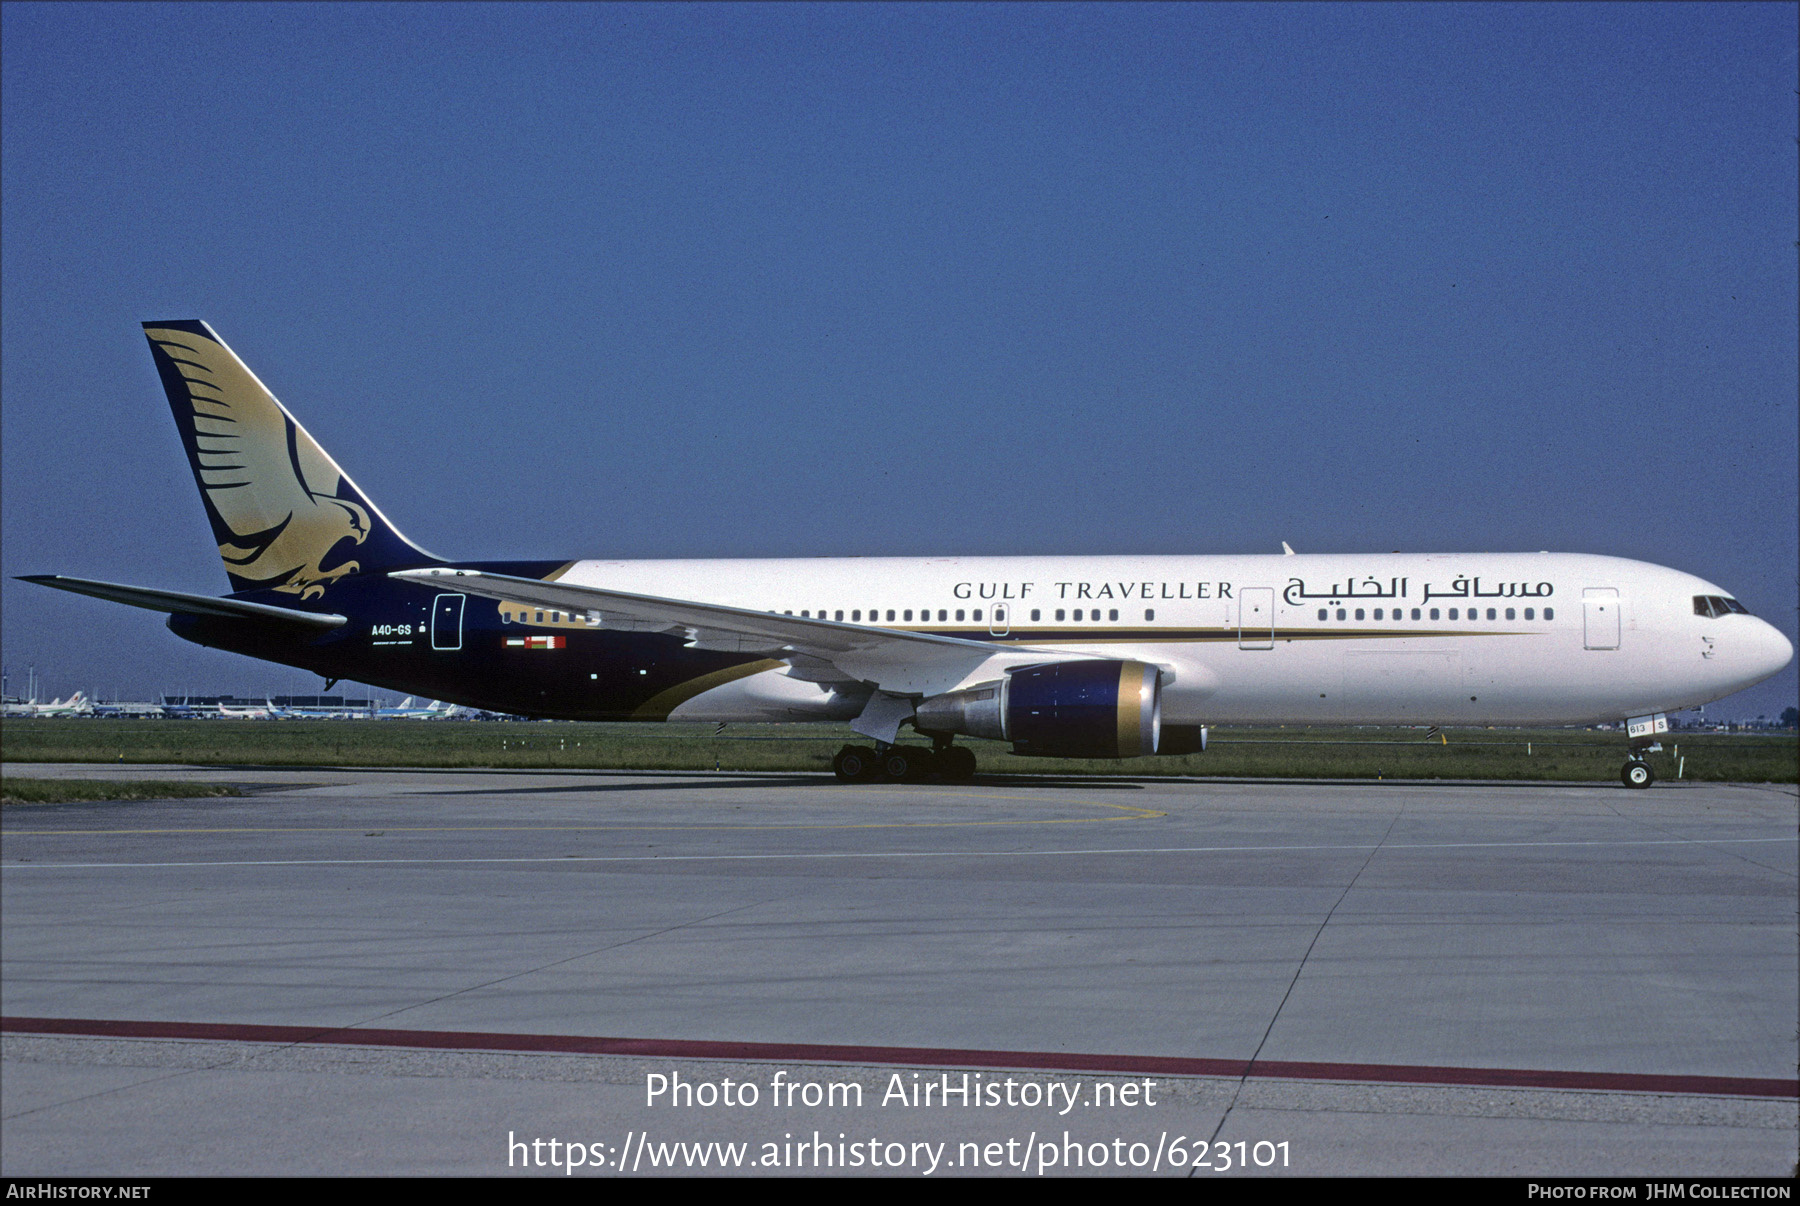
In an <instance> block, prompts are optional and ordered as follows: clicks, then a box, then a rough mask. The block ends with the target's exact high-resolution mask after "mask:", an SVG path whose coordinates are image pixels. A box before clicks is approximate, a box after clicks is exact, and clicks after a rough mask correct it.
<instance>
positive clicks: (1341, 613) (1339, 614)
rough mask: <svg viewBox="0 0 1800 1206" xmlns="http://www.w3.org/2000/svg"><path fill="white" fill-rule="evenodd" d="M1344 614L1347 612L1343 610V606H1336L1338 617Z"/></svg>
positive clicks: (1340, 617)
mask: <svg viewBox="0 0 1800 1206" xmlns="http://www.w3.org/2000/svg"><path fill="white" fill-rule="evenodd" d="M1346 614H1347V613H1346V612H1345V611H1344V609H1343V608H1341V607H1340V608H1338V619H1340V620H1341V619H1343V618H1344V616H1345V615H1346Z"/></svg>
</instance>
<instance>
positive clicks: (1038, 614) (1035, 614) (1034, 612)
mask: <svg viewBox="0 0 1800 1206" xmlns="http://www.w3.org/2000/svg"><path fill="white" fill-rule="evenodd" d="M1041 618H1043V612H1042V611H1040V610H1039V609H1038V608H1035V607H1034V608H1032V609H1031V622H1032V623H1033V624H1035V623H1037V622H1038V620H1040V619H1041Z"/></svg>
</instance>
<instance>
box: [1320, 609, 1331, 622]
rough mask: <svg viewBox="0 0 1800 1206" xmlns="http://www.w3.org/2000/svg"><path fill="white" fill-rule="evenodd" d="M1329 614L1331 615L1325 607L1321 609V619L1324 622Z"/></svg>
mask: <svg viewBox="0 0 1800 1206" xmlns="http://www.w3.org/2000/svg"><path fill="white" fill-rule="evenodd" d="M1328 614H1329V613H1328V612H1327V611H1326V610H1325V609H1324V608H1323V607H1321V608H1319V618H1320V619H1321V620H1323V619H1324V618H1325V617H1326V616H1327V615H1328Z"/></svg>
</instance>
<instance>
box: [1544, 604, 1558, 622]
mask: <svg viewBox="0 0 1800 1206" xmlns="http://www.w3.org/2000/svg"><path fill="white" fill-rule="evenodd" d="M1544 618H1545V619H1546V620H1554V619H1555V618H1556V608H1554V607H1546V608H1544Z"/></svg>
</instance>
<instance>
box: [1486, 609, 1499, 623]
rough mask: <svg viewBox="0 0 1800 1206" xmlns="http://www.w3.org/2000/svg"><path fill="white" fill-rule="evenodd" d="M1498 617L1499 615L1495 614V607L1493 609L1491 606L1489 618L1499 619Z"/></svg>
mask: <svg viewBox="0 0 1800 1206" xmlns="http://www.w3.org/2000/svg"><path fill="white" fill-rule="evenodd" d="M1498 618H1499V617H1497V616H1496V615H1495V614H1494V609H1493V608H1491V607H1490V608H1488V619H1490V620H1493V619H1498Z"/></svg>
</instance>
